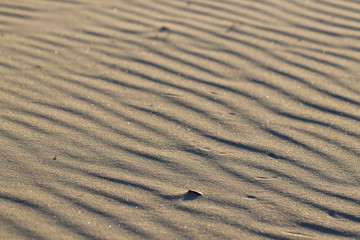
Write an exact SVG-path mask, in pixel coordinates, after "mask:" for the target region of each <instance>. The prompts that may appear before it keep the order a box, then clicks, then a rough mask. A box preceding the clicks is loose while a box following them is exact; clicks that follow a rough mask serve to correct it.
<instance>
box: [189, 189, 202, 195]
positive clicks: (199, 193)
mask: <svg viewBox="0 0 360 240" xmlns="http://www.w3.org/2000/svg"><path fill="white" fill-rule="evenodd" d="M188 193H195V194H197V195H199V196H200V195H203V193H202V192H199V191H195V190H192V189H189V191H188Z"/></svg>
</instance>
